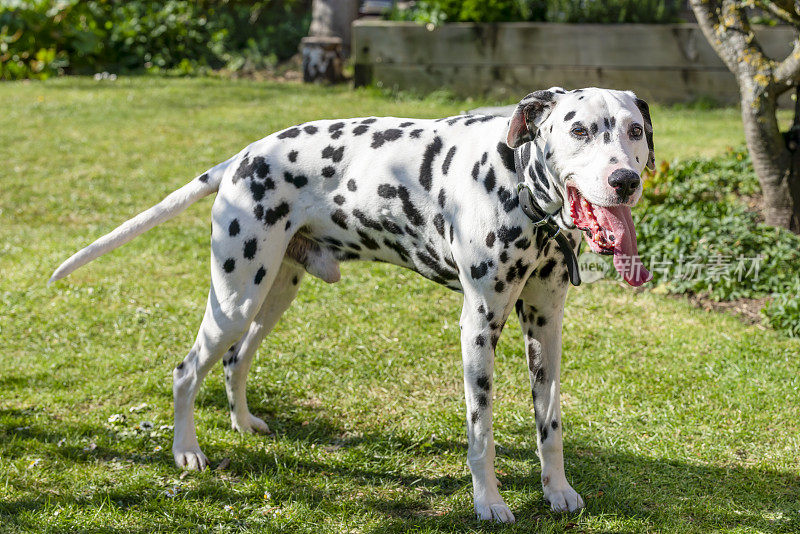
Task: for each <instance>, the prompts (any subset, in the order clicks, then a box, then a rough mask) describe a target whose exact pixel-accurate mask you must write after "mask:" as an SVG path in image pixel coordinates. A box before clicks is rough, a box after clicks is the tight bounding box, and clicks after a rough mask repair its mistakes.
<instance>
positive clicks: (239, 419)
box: [222, 260, 305, 433]
mask: <svg viewBox="0 0 800 534" xmlns="http://www.w3.org/2000/svg"><path fill="white" fill-rule="evenodd" d="M304 274H305V271H304V269H303V268H302V267H301V266H299V265H297V264H296V263H294V262H293V261H290V260H284V261H283V263H282V264H281V267H280V270H279V271H278V274H277V276H276V277H275V281H274V282H273V283H272V287H270V289H269V293H267V297H266V298H265V299H264V302H263V303H262V304H261V309H260V310H259V311H258V314H257V315H256V317H255V319H253V322H252V323H250V328H249V329H248V331H247V334H245V336H244V337H243V338H242V339H241V340H240V341H239V342H238V343H236V345H235V346H234V347H231V348H232V350H231V351H230V352H228V353H226V354H225V356H224V358H223V360H222V365H223V366H224V367H225V391H226V393H227V394H228V405H229V407H230V410H231V426H232V427H233V429H234V430H238V431H239V432H261V433H266V432H269V427H267V424H266V423H265V422H264V421H262V420H261V419H259V418H258V417H256V416H254V415H253V414H251V413H250V409H249V408H248V406H247V394H246V385H247V373H248V371H249V370H250V364H251V363H252V361H253V357H254V356H255V353H256V351H257V350H258V346H259V345H260V344H261V341H262V340H263V339H264V337H266V335H267V334H269V333H270V332H271V331H272V329H273V328H274V327H275V324H276V323H277V322H278V319H280V317H281V315H283V312H285V311H286V310H287V309H288V308H289V305H290V304H291V303H292V301H293V300H294V298H295V296H297V290H298V289H299V288H300V281H301V280H302V278H303V275H304Z"/></svg>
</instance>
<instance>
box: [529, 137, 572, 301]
mask: <svg viewBox="0 0 800 534" xmlns="http://www.w3.org/2000/svg"><path fill="white" fill-rule="evenodd" d="M531 145H533V146H534V147H536V152H537V156H538V157H539V158H541V159H534V160H533V164H531V156H530V151H531V150H532V147H531ZM526 152H527V154H526ZM525 159H527V160H528V161H527V163H525ZM546 159H547V157H546V154H542V151H541V150H539V147H538V145H536V144H535V143H534V142H531V143H525V144H524V145H522V146H521V147H519V148H517V149H516V150H514V167H515V168H516V174H517V194H518V195H519V204H520V208H521V209H522V211H523V213H525V215H526V216H527V217H528V218H529V219H530V220H531V224H533V225H534V226H536V227H537V228H539V229H540V230H539V231H542V232H544V233H545V235H546V236H547V237H548V238H554V239H555V241H556V243H557V245H558V248H559V250H560V251H561V253H562V254H563V255H564V261H565V263H566V265H567V273H568V274H569V279H570V282H571V283H572V285H574V286H577V285H580V283H581V277H580V273H579V272H578V259H577V257H576V256H575V251H574V250H573V248H572V246H571V245H570V243H569V242H568V241H567V238H566V237H565V236H564V234H563V233H562V232H561V228H569V226H568V225H567V224H566V222H565V221H564V220H563V217H564V211H565V209H564V200H562V197H561V195H560V194H559V193H558V191H557V189H556V187H555V184H554V182H553V179H552V176H551V175H550V171H549V169H548V166H547V165H546V164H544V163H542V160H546ZM526 175H527V176H526Z"/></svg>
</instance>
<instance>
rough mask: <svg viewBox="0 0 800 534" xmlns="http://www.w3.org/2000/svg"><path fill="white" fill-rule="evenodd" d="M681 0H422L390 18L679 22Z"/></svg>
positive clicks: (476, 20) (464, 20) (456, 20)
mask: <svg viewBox="0 0 800 534" xmlns="http://www.w3.org/2000/svg"><path fill="white" fill-rule="evenodd" d="M680 4H681V2H680V0H606V1H602V2H601V1H597V0H420V1H418V2H416V3H415V5H414V7H412V8H411V9H407V10H393V11H392V12H390V13H389V15H388V18H390V19H393V20H415V21H417V22H433V23H434V24H441V23H444V22H519V21H531V22H575V23H578V22H580V23H603V24H613V23H623V22H637V23H667V22H676V21H677V20H678V13H679V11H680Z"/></svg>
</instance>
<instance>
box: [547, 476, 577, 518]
mask: <svg viewBox="0 0 800 534" xmlns="http://www.w3.org/2000/svg"><path fill="white" fill-rule="evenodd" d="M544 498H545V499H547V500H548V501H550V509H551V510H553V511H554V512H574V511H575V510H580V509H581V508H583V506H584V504H583V499H581V496H580V495H578V492H577V491H575V490H574V489H572V486H570V485H569V483H567V482H566V481H564V484H563V485H560V486H559V487H552V484H550V485H548V486H545V487H544Z"/></svg>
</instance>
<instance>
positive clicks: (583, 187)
mask: <svg viewBox="0 0 800 534" xmlns="http://www.w3.org/2000/svg"><path fill="white" fill-rule="evenodd" d="M652 139H653V137H652V126H651V121H650V115H649V111H648V107H647V104H646V103H645V102H644V101H642V100H640V99H638V98H636V96H635V95H634V94H633V93H631V92H625V91H614V90H606V89H597V88H588V89H578V90H574V91H565V90H563V89H561V88H551V89H549V90H543V91H537V92H534V93H531V94H529V95H528V96H526V97H525V98H524V99H523V100H522V101H521V102H519V105H518V106H517V107H516V110H515V111H514V113H513V116H512V117H511V118H504V117H494V116H481V115H460V116H456V117H449V118H444V119H437V120H421V119H403V118H394V117H384V118H375V117H370V118H356V119H342V120H320V121H314V122H309V123H306V124H302V125H299V126H294V127H291V128H288V129H286V130H283V131H280V132H277V133H273V134H271V135H269V136H267V137H265V138H264V139H261V140H260V141H256V142H255V143H253V144H251V145H249V146H248V147H246V148H245V149H244V150H242V151H241V152H240V153H239V154H237V155H236V156H234V157H232V158H231V159H229V160H227V161H225V162H223V163H220V164H219V165H217V166H215V167H213V168H211V169H210V170H208V171H207V172H205V173H203V174H202V175H200V176H199V177H197V178H195V179H193V180H192V181H191V182H189V183H188V184H186V185H184V186H183V187H181V188H180V189H178V190H177V191H175V192H173V193H171V194H170V195H168V196H167V197H166V198H165V199H164V200H163V201H161V202H160V203H159V204H157V205H155V206H154V207H151V208H150V209H148V210H146V211H144V212H143V213H141V214H139V215H137V216H136V217H134V218H133V219H130V220H129V221H127V222H125V223H123V224H122V225H121V226H119V227H118V228H117V229H115V230H113V231H112V232H111V233H109V234H107V235H105V236H104V237H101V238H100V239H98V240H97V241H95V242H94V243H92V244H91V245H89V246H88V247H86V248H84V249H83V250H81V251H79V252H77V253H76V254H75V255H73V256H72V257H71V258H69V259H68V260H67V261H66V262H64V263H63V264H62V265H61V266H60V267H59V268H58V269H57V270H56V271H55V272H54V274H53V276H52V278H51V282H52V281H54V280H59V279H61V278H63V277H65V276H67V275H68V274H69V273H71V272H72V271H74V270H75V269H77V268H78V267H80V266H82V265H84V264H86V263H88V262H89V261H91V260H93V259H95V258H97V257H98V256H100V255H102V254H104V253H106V252H108V251H110V250H112V249H114V248H116V247H119V246H121V245H122V244H124V243H126V242H127V241H129V240H131V239H133V238H134V237H136V236H137V235H140V234H142V233H144V232H145V231H147V230H149V229H150V228H152V227H154V226H156V225H157V224H160V223H162V222H164V221H166V220H167V219H170V218H172V217H174V216H175V215H177V214H178V213H180V212H181V211H182V210H184V209H185V208H186V207H187V206H189V205H190V204H192V203H193V202H195V201H197V200H198V199H200V198H203V197H205V196H207V195H210V194H212V193H215V192H216V193H217V196H216V200H215V201H214V205H213V207H212V210H211V221H212V226H211V289H210V291H209V296H208V303H207V305H206V310H205V315H204V317H203V320H202V323H201V325H200V330H199V332H198V334H197V339H196V341H195V342H194V345H193V346H192V348H191V350H190V351H189V353H188V355H187V356H186V357H185V358H184V359H183V361H182V362H180V363H179V364H178V365H177V367H176V368H175V369H174V372H173V380H174V384H173V393H174V402H175V435H174V444H173V447H172V452H173V454H174V458H175V462H176V463H177V465H178V466H179V467H182V468H187V469H204V468H205V467H207V466H208V463H209V462H208V459H207V458H206V456H205V455H204V454H203V452H202V451H201V449H200V445H199V443H198V440H197V435H196V433H195V425H194V414H193V411H194V410H193V405H194V401H195V397H196V396H197V392H198V389H199V388H200V385H201V383H202V381H203V378H204V377H205V376H206V374H207V373H208V372H209V369H211V367H212V365H213V364H214V363H215V362H217V361H219V360H220V359H222V365H223V366H224V374H225V387H226V392H227V396H228V402H229V406H230V416H231V424H232V426H233V428H234V429H235V430H238V431H240V432H253V431H255V432H267V431H268V428H267V424H266V423H265V422H264V421H263V420H261V419H259V418H258V417H256V416H254V415H253V414H252V413H251V412H250V409H249V408H248V405H247V399H246V396H245V381H246V376H247V372H248V370H249V368H250V365H251V362H252V360H253V356H254V354H255V353H256V349H257V348H258V346H259V344H260V343H261V341H262V340H263V338H264V337H265V336H266V335H267V334H268V333H269V332H270V331H271V330H272V328H273V327H274V326H275V324H276V322H277V321H278V319H279V318H280V316H281V315H282V314H283V312H284V311H285V310H286V309H287V308H288V306H289V304H290V303H291V302H292V300H293V299H294V298H295V296H296V295H297V291H298V288H299V285H300V281H301V279H302V278H303V276H304V274H305V273H308V274H310V275H312V276H316V277H318V278H320V279H322V280H324V281H325V282H328V283H334V282H336V281H338V280H339V277H340V273H339V263H340V262H342V261H346V260H377V261H384V262H389V263H393V264H396V265H400V266H403V267H407V268H409V269H412V270H414V271H416V272H418V273H419V274H421V275H423V276H425V277H426V278H429V279H431V280H433V281H434V282H437V283H439V284H442V285H444V286H446V287H448V288H450V289H453V290H455V291H459V292H461V293H463V295H464V301H463V308H462V310H461V318H460V326H461V350H462V359H463V366H464V390H465V394H466V423H467V436H468V452H467V463H468V465H469V469H470V471H471V474H472V483H473V488H474V505H475V512H476V514H477V515H478V517H479V518H481V519H485V520H495V521H498V522H505V523H509V522H513V521H514V515H513V514H512V513H511V510H510V509H509V508H508V506H506V504H505V503H504V502H503V499H502V497H501V496H500V492H499V491H498V486H499V484H498V480H497V478H496V476H495V470H494V458H495V446H494V439H493V435H492V405H493V399H492V396H493V367H494V351H495V346H496V344H497V340H498V338H499V336H500V332H501V331H502V329H503V326H504V324H505V322H506V319H507V318H508V316H509V314H510V313H511V312H512V310H514V309H516V313H517V315H518V317H519V320H520V322H521V325H522V332H523V333H524V338H525V348H526V350H525V354H526V355H527V364H528V365H527V366H528V371H529V373H530V381H531V392H532V395H533V405H534V414H535V420H536V431H537V445H538V453H539V456H540V458H541V481H542V486H543V489H544V496H545V498H546V499H547V500H548V501H549V502H550V505H551V507H552V509H553V510H555V511H570V512H571V511H574V510H577V509H579V508H581V507H583V505H584V503H583V500H582V499H581V497H580V496H579V495H578V493H577V492H576V491H575V490H574V489H573V488H572V486H570V484H569V482H568V481H567V478H566V476H565V473H564V460H563V452H562V450H563V449H562V430H563V422H562V419H561V407H560V403H559V395H560V382H559V372H560V359H561V324H562V316H563V311H564V301H565V296H566V292H567V287H568V286H569V277H568V272H567V267H566V262H565V254H566V252H569V250H567V251H564V250H562V249H561V248H559V247H558V246H557V245H556V244H555V241H554V240H551V239H548V235H547V234H545V233H544V232H543V231H542V228H541V227H536V226H535V225H533V224H532V222H531V220H530V219H529V218H528V217H526V215H525V214H524V213H523V211H522V209H521V207H520V201H519V197H518V194H517V191H518V183H522V184H523V186H524V187H527V188H529V190H530V191H531V192H532V196H533V199H534V202H535V203H536V204H537V206H538V208H539V209H541V210H542V211H543V212H546V213H547V214H550V215H551V219H552V220H553V221H554V222H555V224H557V225H558V227H559V229H560V230H561V231H562V232H564V233H565V235H566V236H567V237H568V239H569V242H570V244H571V246H572V247H573V248H574V249H575V252H576V253H577V248H578V246H579V245H580V240H581V235H582V234H583V235H585V236H586V238H587V241H588V243H589V246H590V248H591V250H593V251H595V252H599V253H603V254H613V255H614V264H615V266H616V268H617V270H618V271H619V272H620V274H621V275H622V276H623V278H624V279H625V280H627V282H628V283H630V284H631V285H634V286H636V285H640V284H642V283H644V282H645V281H647V280H648V277H649V273H647V271H646V270H645V269H644V267H643V265H642V263H641V262H640V260H639V257H638V254H637V248H636V233H635V229H634V225H633V221H632V219H631V209H630V208H631V206H632V205H633V204H635V203H636V202H637V200H638V199H639V197H640V196H641V191H642V189H641V185H642V184H641V178H640V175H641V173H642V171H643V170H644V167H645V166H649V167H650V168H652V167H653V163H654V160H653V141H652ZM567 248H569V247H567Z"/></svg>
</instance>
